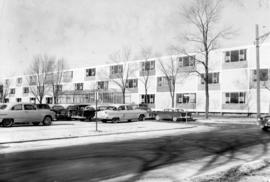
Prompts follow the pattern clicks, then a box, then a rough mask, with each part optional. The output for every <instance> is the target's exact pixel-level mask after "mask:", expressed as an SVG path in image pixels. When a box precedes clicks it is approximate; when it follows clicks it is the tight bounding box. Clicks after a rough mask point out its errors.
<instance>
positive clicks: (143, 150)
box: [0, 124, 270, 182]
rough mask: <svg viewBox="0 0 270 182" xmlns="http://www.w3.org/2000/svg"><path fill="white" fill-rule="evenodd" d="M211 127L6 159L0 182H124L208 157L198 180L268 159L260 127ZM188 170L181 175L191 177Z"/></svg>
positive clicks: (0, 164)
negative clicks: (236, 164)
mask: <svg viewBox="0 0 270 182" xmlns="http://www.w3.org/2000/svg"><path fill="white" fill-rule="evenodd" d="M209 125H211V126H210V127H216V128H215V129H214V130H211V131H204V132H201V133H195V134H194V133H189V134H184V135H178V136H177V135H173V136H166V137H160V138H150V139H140V140H132V141H121V142H111V143H99V144H88V145H81V146H70V147H63V148H55V149H46V150H39V151H27V152H18V153H7V154H1V155H0V169H1V170H0V181H28V182H29V181H35V182H36V181H55V182H57V181H65V182H67V181H102V180H108V179H111V178H114V179H118V177H121V176H126V178H123V179H125V180H124V181H136V180H139V179H140V178H142V177H143V176H144V175H145V174H147V173H148V172H151V171H152V170H157V169H160V168H163V167H167V166H171V165H178V164H179V165H181V164H189V163H191V162H194V161H199V162H198V163H200V160H201V159H205V158H208V159H209V160H207V162H205V161H204V162H203V164H200V165H198V166H200V167H199V168H196V171H195V169H194V171H193V173H192V175H194V174H196V175H198V174H201V173H203V172H204V171H207V170H209V169H213V168H215V167H217V166H222V165H225V164H226V163H229V162H230V161H233V160H243V161H245V160H253V159H254V160H255V159H257V158H260V157H262V156H266V155H267V154H268V144H269V142H270V134H269V133H267V132H262V131H261V130H260V129H258V128H257V127H256V126H253V125H226V124H220V125H219V124H209ZM221 159H222V160H221ZM224 159H225V160H224ZM186 168H187V167H186ZM184 171H185V170H184V169H183V174H178V175H182V176H183V177H187V175H185V174H184ZM120 179H121V178H119V180H116V181H121V180H120Z"/></svg>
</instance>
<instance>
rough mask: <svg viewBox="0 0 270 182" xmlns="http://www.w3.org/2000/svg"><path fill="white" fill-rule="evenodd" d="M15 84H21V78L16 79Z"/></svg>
mask: <svg viewBox="0 0 270 182" xmlns="http://www.w3.org/2000/svg"><path fill="white" fill-rule="evenodd" d="M17 84H18V85H20V84H22V77H20V78H17Z"/></svg>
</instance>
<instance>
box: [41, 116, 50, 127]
mask: <svg viewBox="0 0 270 182" xmlns="http://www.w3.org/2000/svg"><path fill="white" fill-rule="evenodd" d="M42 123H43V125H44V126H49V125H51V124H52V118H51V117H50V116H45V118H44V119H43V122H42Z"/></svg>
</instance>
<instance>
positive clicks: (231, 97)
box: [225, 92, 246, 104]
mask: <svg viewBox="0 0 270 182" xmlns="http://www.w3.org/2000/svg"><path fill="white" fill-rule="evenodd" d="M225 98H226V100H225V103H226V104H244V103H245V102H246V100H245V99H246V93H245V92H230V93H225Z"/></svg>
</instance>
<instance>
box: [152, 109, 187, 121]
mask: <svg viewBox="0 0 270 182" xmlns="http://www.w3.org/2000/svg"><path fill="white" fill-rule="evenodd" d="M153 113H154V114H155V119H156V120H157V121H159V120H162V119H170V120H172V121H178V120H185V121H188V120H189V121H191V120H192V115H191V112H187V111H184V110H183V109H176V108H169V109H164V110H163V111H153Z"/></svg>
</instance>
